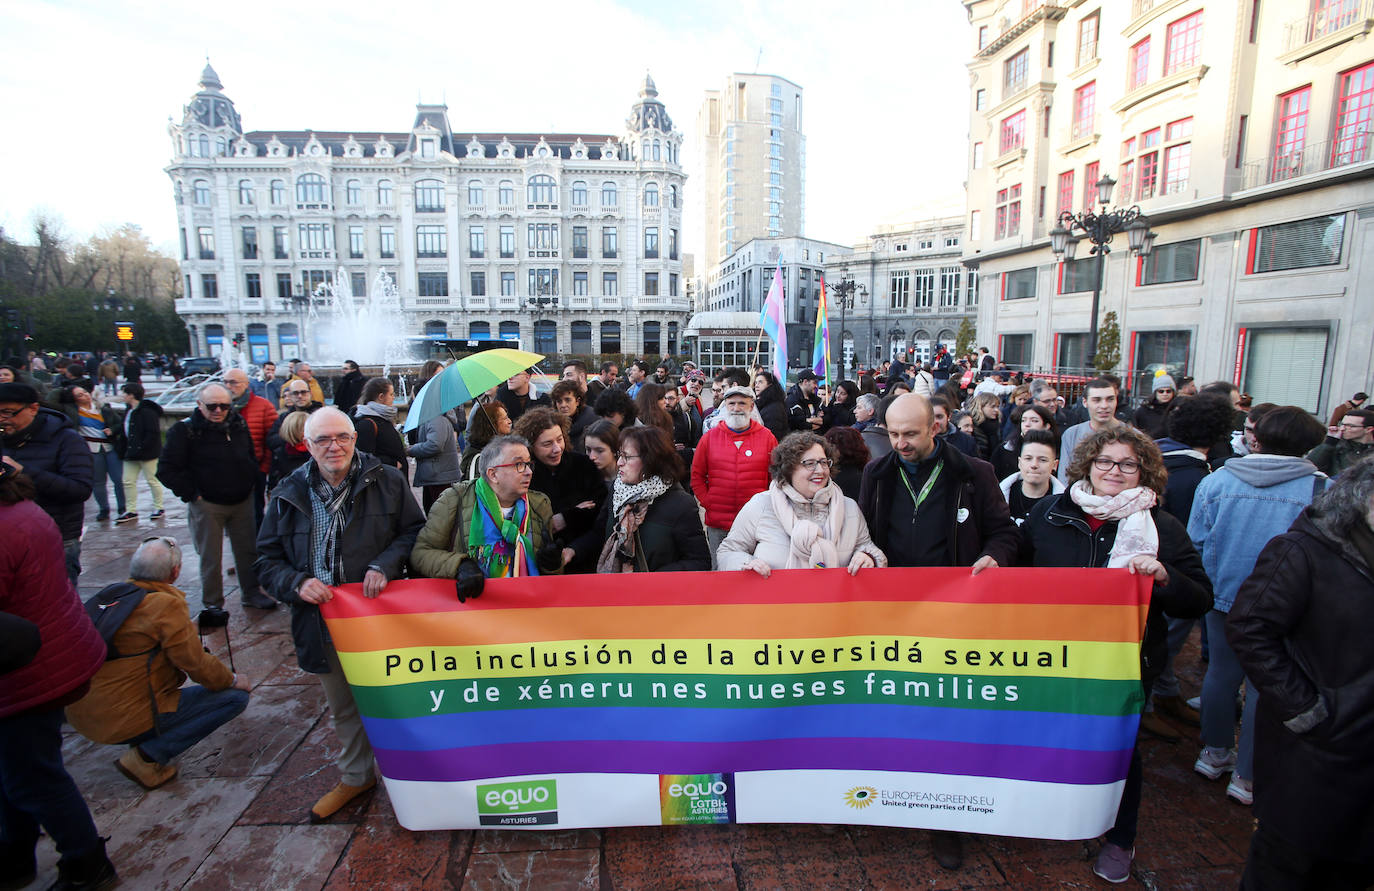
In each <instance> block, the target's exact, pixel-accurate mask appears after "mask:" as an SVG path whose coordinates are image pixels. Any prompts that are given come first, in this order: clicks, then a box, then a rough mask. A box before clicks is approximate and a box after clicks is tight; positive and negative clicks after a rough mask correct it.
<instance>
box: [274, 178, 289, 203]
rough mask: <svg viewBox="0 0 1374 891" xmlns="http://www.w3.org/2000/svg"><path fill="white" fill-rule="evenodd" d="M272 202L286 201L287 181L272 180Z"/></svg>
mask: <svg viewBox="0 0 1374 891" xmlns="http://www.w3.org/2000/svg"><path fill="white" fill-rule="evenodd" d="M272 203H273V204H285V203H286V183H284V182H282V181H281V180H279V179H274V180H272Z"/></svg>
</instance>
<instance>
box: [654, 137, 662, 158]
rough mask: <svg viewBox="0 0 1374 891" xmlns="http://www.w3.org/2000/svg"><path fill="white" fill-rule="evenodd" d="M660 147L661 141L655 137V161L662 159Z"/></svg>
mask: <svg viewBox="0 0 1374 891" xmlns="http://www.w3.org/2000/svg"><path fill="white" fill-rule="evenodd" d="M660 148H661V144H660V143H659V141H658V140H657V139H655V140H654V160H655V161H658V160H660V159H659V151H660Z"/></svg>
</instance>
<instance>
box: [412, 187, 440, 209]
mask: <svg viewBox="0 0 1374 891" xmlns="http://www.w3.org/2000/svg"><path fill="white" fill-rule="evenodd" d="M443 209H444V184H443V183H442V182H440V181H439V180H437V179H422V180H419V181H418V182H416V183H415V211H416V212H417V213H438V212H440V211H442V210H443Z"/></svg>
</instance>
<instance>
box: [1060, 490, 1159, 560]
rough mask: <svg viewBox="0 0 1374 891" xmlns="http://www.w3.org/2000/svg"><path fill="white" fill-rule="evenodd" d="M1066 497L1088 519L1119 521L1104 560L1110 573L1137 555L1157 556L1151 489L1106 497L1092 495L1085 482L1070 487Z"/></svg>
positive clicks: (1154, 501)
mask: <svg viewBox="0 0 1374 891" xmlns="http://www.w3.org/2000/svg"><path fill="white" fill-rule="evenodd" d="M1069 497H1070V498H1072V499H1073V503H1074V504H1076V505H1078V506H1079V507H1081V508H1082V509H1083V513H1085V514H1087V515H1088V516H1090V517H1096V518H1097V519H1099V520H1117V521H1118V523H1117V527H1116V541H1114V542H1113V543H1112V552H1111V554H1110V555H1108V557H1107V567H1108V568H1109V569H1122V568H1124V567H1126V566H1127V565H1128V564H1130V562H1131V558H1132V557H1136V556H1139V555H1140V554H1148V555H1150V556H1151V557H1158V556H1159V530H1158V529H1156V528H1155V519H1154V517H1152V516H1150V508H1152V507H1154V506H1155V503H1156V502H1158V500H1159V498H1158V496H1156V495H1155V493H1154V490H1153V489H1146V488H1144V487H1143V486H1136V487H1135V488H1134V489H1126V490H1124V491H1121V492H1118V493H1117V494H1115V495H1112V496H1110V497H1108V496H1106V495H1094V494H1093V492H1092V489H1091V488H1090V487H1089V486H1088V481H1087V480H1079V481H1078V482H1076V483H1074V484H1073V485H1072V486H1070V487H1069Z"/></svg>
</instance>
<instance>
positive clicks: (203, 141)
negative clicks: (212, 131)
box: [191, 133, 210, 158]
mask: <svg viewBox="0 0 1374 891" xmlns="http://www.w3.org/2000/svg"><path fill="white" fill-rule="evenodd" d="M191 154H192V155H195V156H196V157H198V158H208V157H210V137H209V136H206V135H205V134H204V133H201V134H199V135H198V136H196V141H195V150H194V151H193V152H191Z"/></svg>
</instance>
